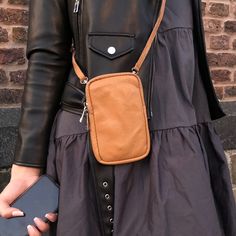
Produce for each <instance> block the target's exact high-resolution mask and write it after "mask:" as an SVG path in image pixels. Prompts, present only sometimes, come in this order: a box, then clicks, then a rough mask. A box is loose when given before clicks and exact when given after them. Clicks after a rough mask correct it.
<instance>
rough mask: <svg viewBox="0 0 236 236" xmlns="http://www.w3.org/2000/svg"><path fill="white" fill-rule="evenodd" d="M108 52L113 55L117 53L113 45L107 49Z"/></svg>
mask: <svg viewBox="0 0 236 236" xmlns="http://www.w3.org/2000/svg"><path fill="white" fill-rule="evenodd" d="M107 52H108V53H109V54H111V55H113V54H115V53H116V48H115V47H113V46H111V47H109V48H108V49H107Z"/></svg>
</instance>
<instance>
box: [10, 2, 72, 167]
mask: <svg viewBox="0 0 236 236" xmlns="http://www.w3.org/2000/svg"><path fill="white" fill-rule="evenodd" d="M66 2H67V1H66V0H50V1H49V0H31V1H29V3H30V6H29V12H30V18H29V28H28V40H27V49H26V57H27V59H28V60H29V61H28V68H27V78H26V81H25V86H24V93H23V97H22V104H21V117H20V122H19V125H18V128H19V130H18V137H17V142H16V148H15V153H14V162H13V164H16V165H21V166H28V167H36V168H44V167H45V165H46V156H47V151H48V144H49V137H50V129H51V126H52V123H53V120H54V117H55V114H56V112H57V110H58V108H59V103H60V98H61V94H62V91H63V88H64V84H65V81H66V78H67V75H68V73H69V70H70V66H71V51H70V48H71V42H72V32H71V29H70V23H69V17H68V12H67V3H66Z"/></svg>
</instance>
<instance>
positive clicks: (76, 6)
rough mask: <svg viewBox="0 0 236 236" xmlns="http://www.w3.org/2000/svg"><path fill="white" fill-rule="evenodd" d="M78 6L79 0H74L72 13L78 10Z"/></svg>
mask: <svg viewBox="0 0 236 236" xmlns="http://www.w3.org/2000/svg"><path fill="white" fill-rule="evenodd" d="M79 6H80V0H76V1H75V4H74V10H73V12H74V13H77V12H78V11H79Z"/></svg>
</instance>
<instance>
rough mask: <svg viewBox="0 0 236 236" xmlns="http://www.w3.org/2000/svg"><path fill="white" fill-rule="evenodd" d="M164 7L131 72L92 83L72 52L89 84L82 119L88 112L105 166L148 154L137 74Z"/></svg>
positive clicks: (77, 69)
mask: <svg viewBox="0 0 236 236" xmlns="http://www.w3.org/2000/svg"><path fill="white" fill-rule="evenodd" d="M165 4H166V0H162V4H161V7H160V11H159V15H158V18H157V21H156V23H155V25H154V28H153V30H152V32H151V34H150V36H149V38H148V41H147V43H146V45H145V48H144V50H143V51H142V53H141V55H140V57H139V59H138V61H137V63H136V64H135V66H134V67H133V68H132V71H131V72H120V73H111V74H103V75H99V76H96V77H94V78H91V79H90V80H89V79H88V78H87V77H86V76H85V75H84V73H83V72H82V71H81V69H80V67H79V66H78V64H77V63H76V60H75V55H74V54H75V51H73V55H72V63H73V67H74V70H75V73H76V75H77V76H78V78H79V79H80V82H81V83H82V84H85V85H86V87H85V95H86V102H85V104H84V105H85V106H84V111H83V114H82V116H81V120H82V119H83V117H84V115H85V113H86V114H87V124H88V127H89V134H90V140H91V145H92V150H93V153H94V156H95V158H96V159H97V161H98V162H100V163H102V164H105V165H116V164H124V163H130V162H134V161H138V160H141V159H143V158H145V157H147V156H148V154H149V151H150V145H151V144H150V133H149V128H148V121H147V114H146V106H145V101H144V94H143V87H142V82H141V79H140V77H139V76H138V72H139V70H140V67H141V66H142V64H143V62H144V60H145V58H146V56H147V54H148V52H149V50H150V48H151V45H152V42H153V40H154V38H155V35H156V33H157V30H158V28H159V26H160V23H161V20H162V18H163V15H164V9H165Z"/></svg>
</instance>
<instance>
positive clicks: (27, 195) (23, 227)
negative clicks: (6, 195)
mask: <svg viewBox="0 0 236 236" xmlns="http://www.w3.org/2000/svg"><path fill="white" fill-rule="evenodd" d="M58 201H59V185H58V183H57V182H56V181H55V180H54V179H53V178H52V177H51V176H49V175H47V174H44V175H41V176H40V177H39V179H38V180H37V181H36V182H35V183H34V184H32V185H31V186H29V188H27V189H26V190H25V191H24V192H23V193H22V194H21V195H19V196H18V197H17V198H16V199H15V200H14V201H13V202H12V203H11V206H12V207H16V208H18V209H20V210H22V211H23V212H24V213H25V215H24V216H17V217H13V218H9V219H6V218H3V217H0V236H27V235H28V231H27V225H29V224H31V225H34V226H35V223H34V220H33V218H34V217H39V218H41V219H42V220H44V221H45V222H48V219H47V218H46V217H45V216H44V215H45V214H46V213H48V212H54V213H55V212H57V211H58Z"/></svg>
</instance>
